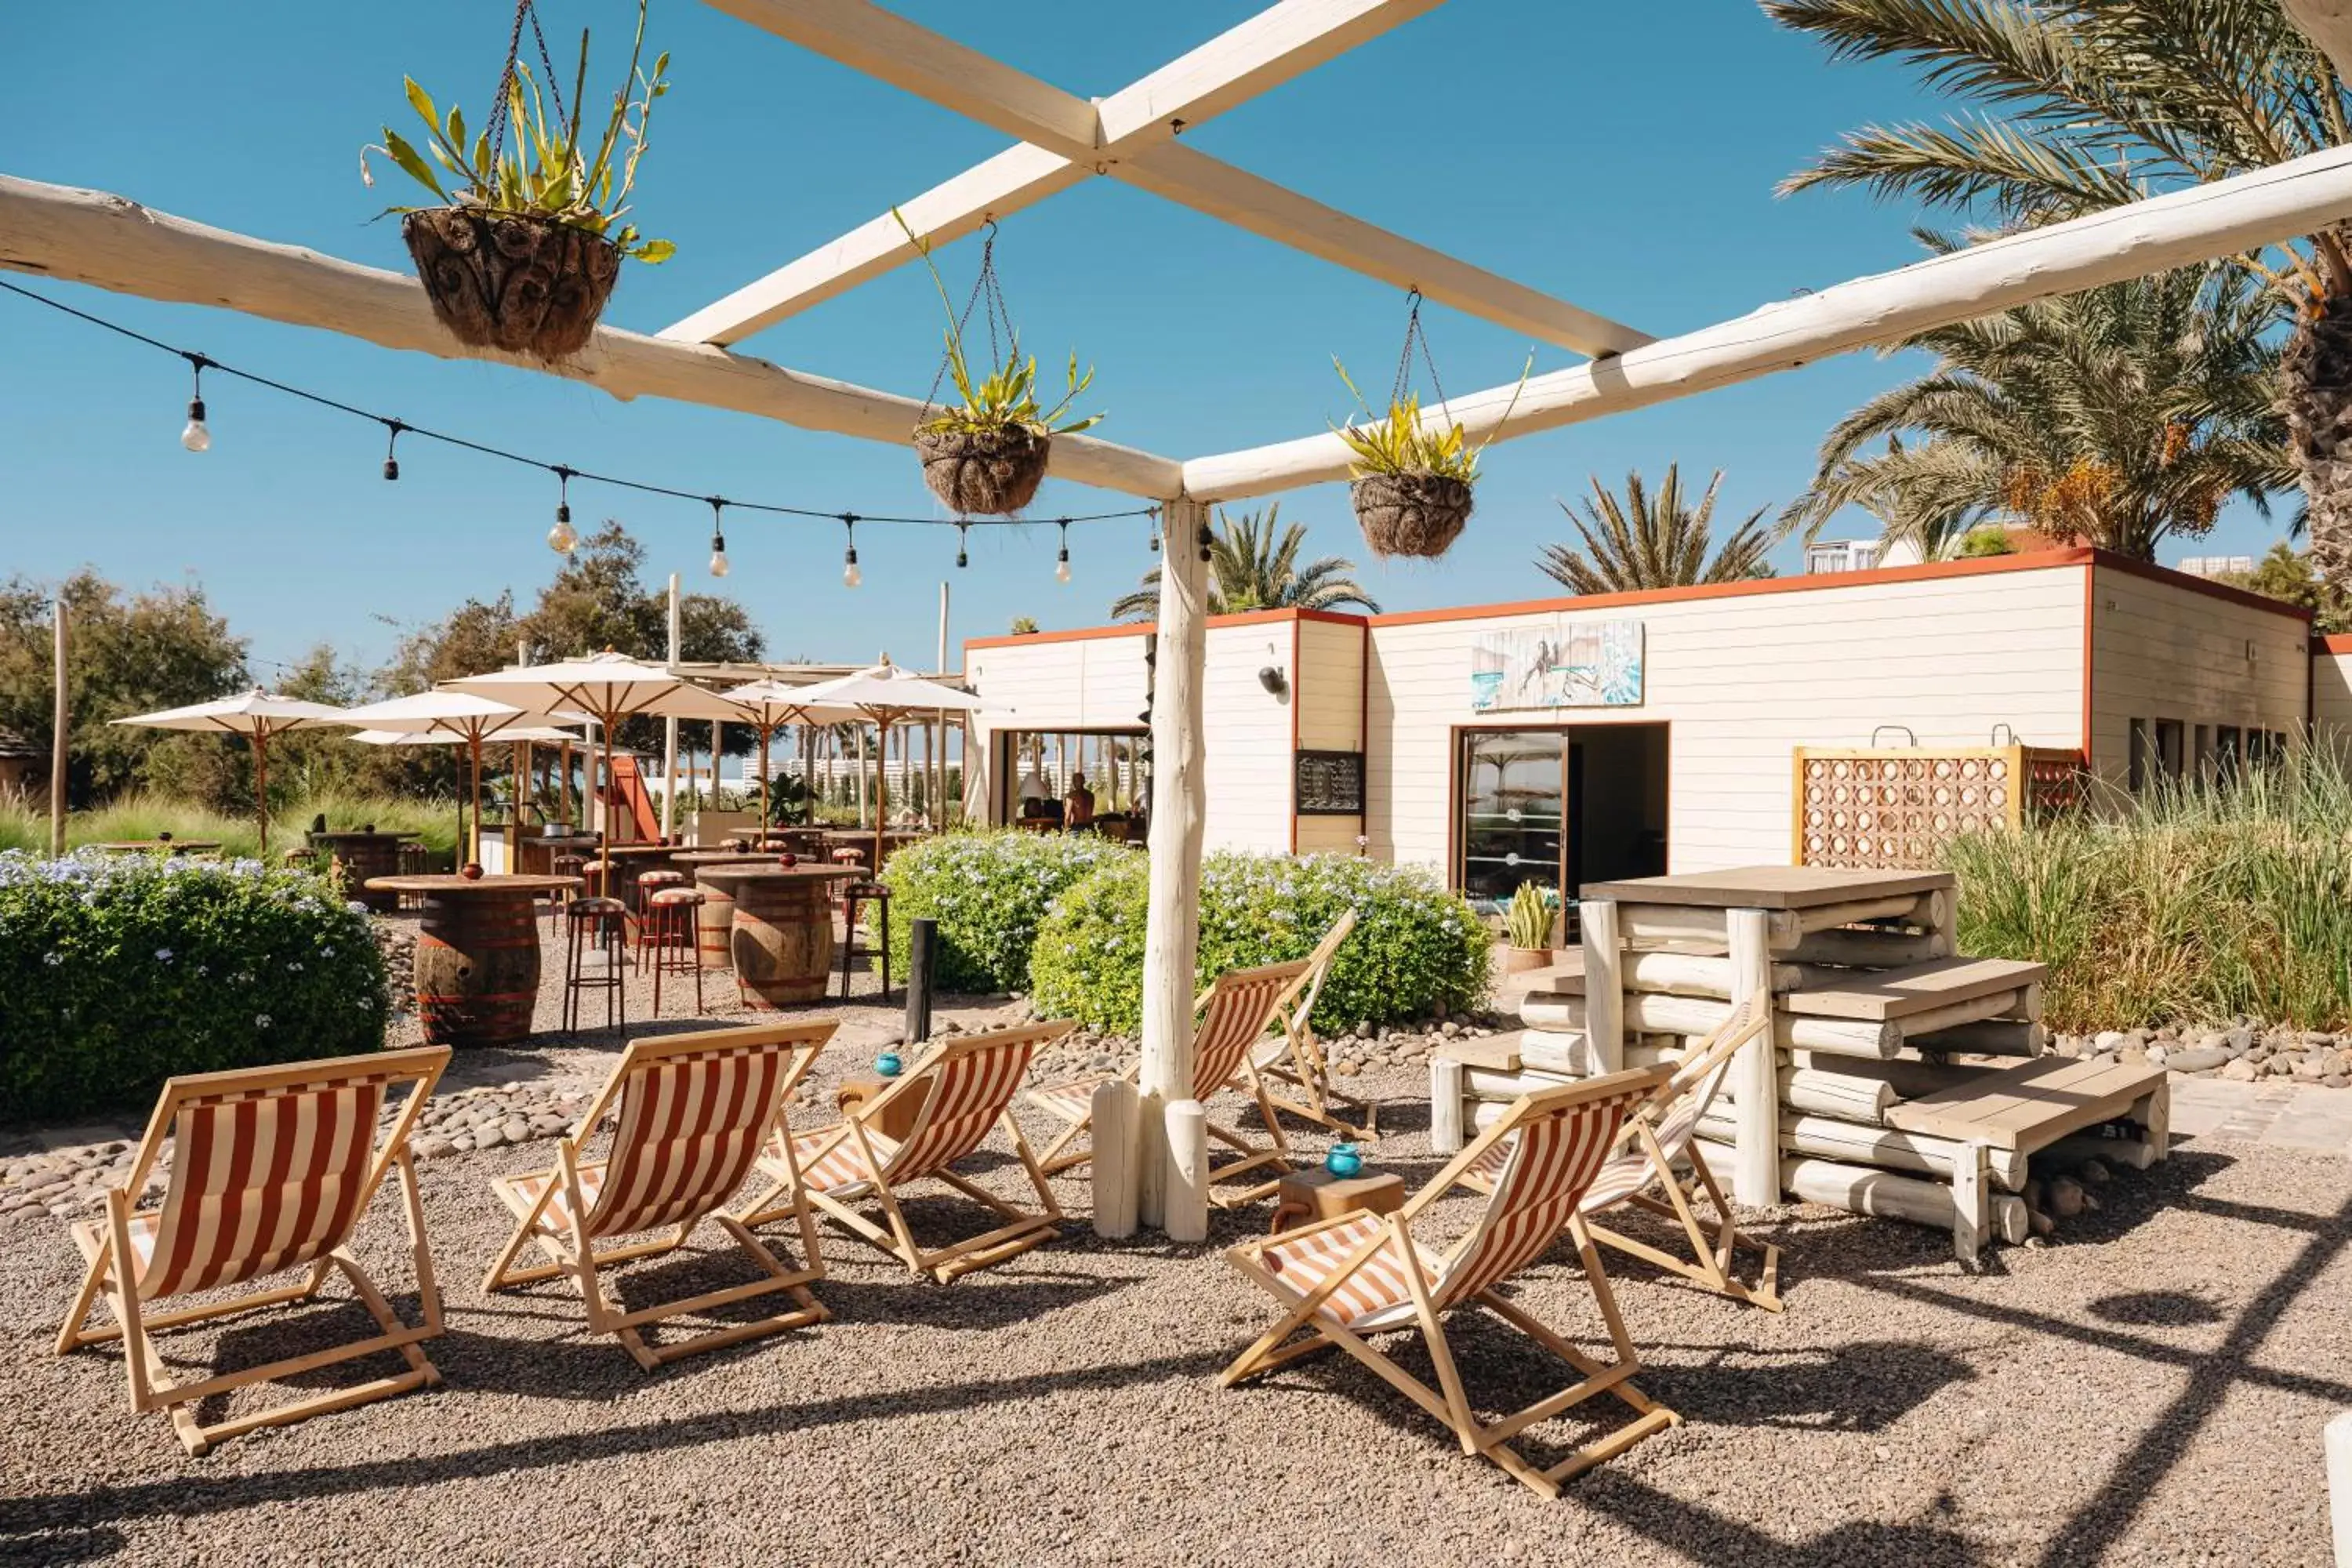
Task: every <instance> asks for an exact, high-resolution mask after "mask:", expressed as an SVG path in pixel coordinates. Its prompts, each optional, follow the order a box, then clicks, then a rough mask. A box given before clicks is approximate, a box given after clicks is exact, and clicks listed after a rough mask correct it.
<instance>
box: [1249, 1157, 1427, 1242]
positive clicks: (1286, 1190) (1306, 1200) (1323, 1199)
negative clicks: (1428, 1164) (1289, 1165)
mask: <svg viewBox="0 0 2352 1568" xmlns="http://www.w3.org/2000/svg"><path fill="white" fill-rule="evenodd" d="M1402 1207H1404V1178H1403V1177H1402V1176H1400V1175H1398V1174H1397V1173H1395V1172H1393V1171H1374V1170H1369V1169H1367V1170H1363V1171H1359V1172H1358V1173H1356V1174H1354V1175H1352V1176H1335V1175H1333V1174H1332V1173H1330V1172H1329V1171H1327V1170H1325V1169H1324V1168H1323V1167H1322V1166H1320V1165H1318V1166H1316V1167H1314V1168H1313V1169H1312V1170H1307V1171H1293V1172H1291V1173H1289V1174H1288V1175H1286V1176H1285V1177H1283V1178H1282V1180H1281V1181H1280V1182H1279V1183H1277V1184H1276V1186H1275V1191H1274V1224H1273V1226H1271V1228H1272V1229H1273V1230H1274V1231H1275V1232H1276V1233H1279V1232H1281V1231H1282V1230H1284V1229H1286V1228H1287V1227H1288V1226H1292V1225H1294V1224H1303V1225H1311V1224H1314V1223H1315V1222H1317V1221H1318V1220H1327V1219H1337V1218H1339V1216H1340V1215H1343V1214H1351V1213H1353V1212H1355V1211H1357V1210H1359V1209H1360V1210H1363V1211H1365V1212H1366V1213H1369V1214H1394V1213H1396V1212H1397V1210H1399V1209H1401V1208H1402Z"/></svg>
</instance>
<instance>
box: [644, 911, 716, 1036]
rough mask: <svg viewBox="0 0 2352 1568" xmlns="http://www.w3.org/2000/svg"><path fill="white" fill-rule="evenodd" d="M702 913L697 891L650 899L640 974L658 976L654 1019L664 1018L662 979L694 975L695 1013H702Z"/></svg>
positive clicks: (655, 984) (655, 983)
mask: <svg viewBox="0 0 2352 1568" xmlns="http://www.w3.org/2000/svg"><path fill="white" fill-rule="evenodd" d="M701 912H702V893H701V890H700V889H696V888H663V889H659V890H657V891H656V892H655V894H654V895H653V896H652V897H651V898H649V899H647V900H646V912H645V916H644V919H643V920H642V921H640V922H639V923H638V927H637V973H640V974H642V973H645V972H646V969H647V968H648V967H650V968H651V969H652V970H653V974H654V1016H656V1017H659V1016H661V994H662V976H663V975H665V974H691V975H693V976H694V1010H695V1012H697V1013H700V1012H701V1011H702V957H701V954H699V953H698V952H696V951H695V926H696V923H697V921H698V920H699V918H700V916H701Z"/></svg>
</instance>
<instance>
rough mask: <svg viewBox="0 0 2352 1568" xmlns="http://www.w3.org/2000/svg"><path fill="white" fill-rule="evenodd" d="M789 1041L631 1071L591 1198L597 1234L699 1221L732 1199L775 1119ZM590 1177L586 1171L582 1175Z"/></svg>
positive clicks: (704, 1054) (790, 1051)
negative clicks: (610, 1145) (599, 1179)
mask: <svg viewBox="0 0 2352 1568" xmlns="http://www.w3.org/2000/svg"><path fill="white" fill-rule="evenodd" d="M796 1049H798V1047H797V1046H795V1045H794V1044H793V1043H792V1042H790V1041H785V1042H781V1043H768V1044H761V1045H746V1046H734V1047H724V1048H721V1049H718V1050H710V1051H698V1052H695V1053H694V1054H693V1055H691V1056H681V1057H670V1058H663V1059H661V1060H658V1061H656V1063H655V1064H654V1065H652V1066H651V1067H648V1068H645V1069H644V1070H642V1071H640V1072H637V1073H635V1074H632V1075H631V1077H630V1079H629V1081H628V1083H627V1085H626V1086H625V1088H624V1089H623V1090H622V1098H621V1124H620V1127H619V1129H618V1131H615V1132H614V1135H613V1148H612V1152H611V1153H610V1154H608V1155H607V1156H606V1157H605V1161H604V1180H603V1182H602V1183H601V1184H600V1189H599V1195H598V1196H597V1197H595V1198H593V1199H592V1200H591V1203H592V1211H591V1213H590V1214H589V1215H588V1226H587V1228H588V1234H589V1235H590V1237H608V1236H627V1235H631V1234H633V1233H635V1232H637V1231H641V1230H655V1229H658V1228H659V1227H661V1226H670V1225H680V1224H683V1223H685V1222H686V1221H688V1220H690V1219H698V1218H700V1217H701V1216H702V1215H706V1214H709V1212H710V1211H711V1210H712V1209H714V1208H717V1207H718V1206H719V1205H720V1204H722V1203H724V1202H725V1201H726V1200H727V1199H728V1198H729V1197H730V1196H731V1195H732V1194H733V1193H734V1191H735V1189H736V1188H737V1187H738V1186H740V1185H741V1184H742V1182H743V1178H744V1177H745V1176H746V1175H747V1174H749V1173H750V1172H751V1165H752V1163H753V1162H754V1161H755V1160H757V1159H758V1158H759V1154H760V1146H761V1142H762V1141H763V1140H764V1139H765V1138H766V1136H767V1133H768V1129H769V1128H770V1127H771V1126H772V1125H773V1124H774V1122H775V1118H776V1100H777V1097H778V1096H779V1094H780V1093H781V1092H782V1084H783V1079H784V1075H785V1072H786V1070H787V1068H789V1066H790V1064H791V1062H792V1059H793V1053H794V1052H795V1050H796ZM583 1184H584V1176H583Z"/></svg>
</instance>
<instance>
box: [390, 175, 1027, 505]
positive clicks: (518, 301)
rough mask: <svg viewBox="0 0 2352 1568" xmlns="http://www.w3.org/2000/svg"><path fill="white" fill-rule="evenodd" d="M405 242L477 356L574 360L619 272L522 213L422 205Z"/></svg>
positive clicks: (598, 254) (403, 229)
mask: <svg viewBox="0 0 2352 1568" xmlns="http://www.w3.org/2000/svg"><path fill="white" fill-rule="evenodd" d="M400 237H402V238H403V239H404V240H406V241H407V242H408V254H409V255H410V256H411V257H413V258H415V261H416V276H417V278H418V279H420V280H421V281H422V282H423V283H424V285H425V298H426V299H428V300H432V301H433V314H434V315H435V316H436V318H437V319H438V320H439V321H440V322H441V324H442V325H443V326H445V327H446V328H448V329H449V331H451V332H452V333H453V334H454V335H455V336H456V337H457V341H458V342H462V343H467V344H468V345H470V346H472V347H474V348H478V349H499V350H503V351H504V352H506V353H520V354H531V355H534V356H536V357H538V358H540V359H542V360H550V361H552V360H561V359H568V358H570V357H571V356H572V355H573V354H576V353H579V352H580V351H581V350H582V349H584V348H586V347H587V346H588V340H589V337H590V336H591V335H592V334H593V332H594V331H595V330H596V318H597V317H598V316H600V315H602V314H603V313H604V301H606V300H609V299H611V298H612V297H613V284H614V281H615V280H616V279H618V278H619V277H620V274H621V247H619V246H617V245H615V244H614V243H613V242H612V241H611V240H609V239H606V238H604V237H603V236H602V235H595V234H590V233H589V232H588V231H587V230H585V229H582V228H574V227H572V226H570V225H568V224H561V223H556V222H553V221H551V220H550V219H548V218H544V217H540V216H534V215H530V214H526V213H498V212H488V211H485V210H483V209H481V208H479V207H423V208H419V209H418V210H416V211H415V212H411V213H407V214H404V216H402V218H401V220H400ZM1031 488H1032V489H1034V488H1035V487H1034V486H1032V487H1031Z"/></svg>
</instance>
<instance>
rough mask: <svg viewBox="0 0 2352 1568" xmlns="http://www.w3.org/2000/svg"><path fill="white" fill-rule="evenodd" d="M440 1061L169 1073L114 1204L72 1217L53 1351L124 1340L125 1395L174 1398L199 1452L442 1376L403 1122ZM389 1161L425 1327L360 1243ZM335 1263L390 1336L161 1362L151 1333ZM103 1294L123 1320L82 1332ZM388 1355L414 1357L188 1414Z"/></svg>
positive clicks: (435, 1303)
mask: <svg viewBox="0 0 2352 1568" xmlns="http://www.w3.org/2000/svg"><path fill="white" fill-rule="evenodd" d="M448 1065H449V1047H446V1046H423V1047H417V1048H415V1049H413V1050H403V1051H378V1052H373V1053H372V1054H370V1055H366V1056H356V1057H333V1058H325V1059H322V1060H320V1061H309V1062H290V1063H287V1064H284V1065H282V1066H278V1067H266V1068H238V1069H236V1070H233V1071H229V1072H208V1073H195V1074H192V1075H190V1076H188V1077H185V1078H175V1079H170V1080H168V1081H167V1082H166V1083H165V1084H164V1085H163V1096H162V1098H161V1099H159V1100H157V1101H156V1104H155V1114H154V1116H153V1118H152V1120H150V1121H149V1122H148V1124H147V1136H146V1137H145V1138H144V1139H143V1140H142V1141H141V1142H140V1145H139V1156H138V1158H137V1159H136V1160H134V1161H133V1162H132V1163H131V1172H130V1174H128V1175H127V1176H125V1177H124V1178H123V1179H122V1181H121V1184H120V1185H117V1186H113V1187H110V1188H108V1189H107V1193H106V1215H105V1217H104V1218H102V1219H93V1220H84V1221H81V1222H80V1223H79V1224H77V1225H76V1226H74V1227H73V1231H72V1235H73V1240H74V1245H75V1246H76V1247H79V1248H80V1249H81V1255H82V1257H83V1258H84V1259H85V1260H86V1261H87V1263H88V1265H89V1268H88V1269H87V1271H86V1272H85V1273H84V1275H83V1277H82V1282H81V1292H80V1294H79V1295H78V1296H76V1297H75V1298H74V1304H73V1310H72V1311H71V1312H70V1313H69V1314H68V1316H67V1319H66V1324H65V1328H64V1329H63V1330H62V1331H60V1332H59V1333H58V1342H57V1348H58V1354H59V1355H64V1354H66V1353H67V1352H70V1351H74V1350H78V1349H79V1348H80V1347H82V1346H83V1345H89V1344H96V1343H99V1342H102V1341H107V1340H114V1339H120V1340H121V1341H122V1342H123V1346H122V1348H123V1362H124V1365H125V1367H126V1368H127V1370H128V1371H129V1373H130V1378H131V1408H132V1409H134V1410H142V1411H144V1410H158V1409H161V1410H167V1411H169V1412H170V1413H171V1416H172V1428H173V1431H175V1432H177V1433H178V1434H179V1437H180V1441H181V1443H182V1444H183V1445H184V1446H185V1447H186V1448H187V1450H188V1452H189V1453H191V1454H202V1453H204V1452H205V1451H206V1450H208V1449H209V1448H211V1447H212V1446H213V1445H214V1444H215V1443H218V1442H221V1441H223V1440H224V1439H226V1438H229V1437H235V1436H241V1435H242V1434H244V1433H247V1432H251V1431H254V1430H256V1429H257V1428H258V1427H262V1426H289V1425H291V1424H292V1423H294V1422H297V1421H302V1420H307V1419H309V1418H310V1416H313V1415H325V1414H327V1413H328V1412H330V1411H333V1410H346V1409H349V1408H351V1407H352V1406H353V1405H367V1404H372V1403H373V1402H374V1401H376V1400H379V1399H385V1398H389V1397H390V1396H391V1395H393V1394H404V1393H406V1392H408V1391H409V1390H410V1389H414V1388H427V1387H431V1386H432V1385H434V1384H438V1383H439V1382H440V1381H441V1373H439V1371H438V1370H437V1369H436V1368H435V1366H434V1365H433V1363H431V1362H430V1361H428V1360H426V1359H425V1352H423V1351H421V1350H419V1349H417V1348H416V1347H417V1344H418V1342H420V1341H424V1340H429V1339H431V1338H433V1337H434V1336H436V1335H437V1334H438V1333H440V1332H441V1295H440V1291H439V1290H438V1289H436V1286H435V1284H434V1279H433V1258H432V1255H431V1253H430V1252H429V1251H428V1250H427V1248H426V1246H425V1210H424V1207H423V1205H421V1204H420V1202H419V1201H418V1198H417V1192H416V1171H415V1166H414V1165H413V1164H412V1163H411V1160H410V1155H409V1151H408V1134H409V1131H410V1130H411V1129H413V1128H414V1127H415V1125H416V1117H417V1113H418V1112H419V1111H420V1110H423V1109H424V1107H425V1100H426V1099H427V1098H428V1097H429V1096H430V1095H431V1094H432V1092H433V1086H434V1084H435V1083H436V1081H437V1080H438V1079H440V1077H441V1071H442V1069H443V1068H446V1067H447V1066H448ZM402 1085H406V1086H407V1088H408V1098H407V1100H405V1101H404V1102H403V1103H402V1105H401V1107H400V1109H399V1110H398V1112H397V1113H396V1114H395V1115H394V1118H393V1123H392V1127H391V1130H390V1131H387V1132H386V1133H385V1134H384V1137H383V1142H381V1143H378V1142H377V1141H376V1123H377V1121H378V1120H379V1119H380V1118H381V1117H382V1115H383V1109H384V1107H385V1105H386V1103H387V1102H388V1101H389V1100H390V1098H391V1092H392V1090H393V1089H395V1088H397V1087H399V1086H402ZM167 1137H168V1138H170V1139H172V1140H173V1152H172V1175H171V1183H170V1185H169V1186H168V1187H167V1188H166V1189H165V1191H164V1194H163V1207H162V1208H161V1209H147V1210H142V1209H139V1208H137V1207H135V1205H136V1204H137V1203H138V1200H139V1195H140V1194H142V1193H143V1192H145V1191H146V1189H147V1178H148V1175H149V1173H151V1172H152V1171H153V1170H154V1168H155V1163H156V1161H157V1160H158V1159H159V1158H160V1157H161V1156H162V1154H163V1141H164V1139H166V1138H167ZM394 1166H397V1167H399V1171H400V1187H401V1195H402V1197H403V1199H404V1205H405V1212H406V1215H407V1219H408V1249H409V1257H410V1259H411V1260H412V1262H413V1263H414V1265H415V1270H416V1287H417V1296H418V1300H420V1302H421V1303H422V1309H421V1310H422V1311H423V1314H424V1319H425V1321H424V1322H423V1324H422V1325H421V1326H418V1327H415V1328H412V1327H409V1326H408V1325H407V1324H405V1323H403V1322H402V1321H400V1319H399V1318H398V1316H396V1315H395V1314H394V1311H393V1310H392V1306H391V1303H390V1302H388V1301H386V1300H384V1297H383V1291H381V1290H379V1289H377V1288H376V1285H375V1281H374V1280H373V1279H370V1278H368V1275H367V1272H366V1270H364V1269H362V1268H361V1267H360V1266H359V1263H358V1261H357V1260H356V1259H355V1258H352V1254H351V1251H350V1243H351V1238H352V1231H353V1229H354V1228H356V1227H357V1226H358V1225H359V1220H360V1215H362V1214H364V1213H365V1212H366V1210H367V1206H368V1202H369V1200H370V1199H371V1198H373V1196H374V1195H375V1190H376V1187H377V1185H378V1184H380V1183H381V1182H382V1181H383V1175H384V1172H385V1171H386V1170H388V1169H390V1168H392V1167H394ZM292 1268H301V1269H303V1270H304V1273H303V1276H302V1279H301V1280H300V1282H299V1283H297V1284H290V1285H284V1286H280V1287H278V1288H277V1289H268V1290H262V1291H258V1292H256V1293H253V1294H250V1295H245V1296H239V1297H237V1298H236V1300H229V1301H219V1302H207V1303H205V1304H203V1305H199V1306H189V1307H183V1308H181V1309H179V1310H175V1311H169V1312H162V1313H154V1312H151V1311H150V1310H149V1307H150V1304H151V1303H157V1302H162V1301H165V1300H170V1299H172V1298H173V1297H180V1296H189V1295H194V1294H195V1293H197V1292H199V1291H207V1290H217V1289H223V1288H226V1287H228V1286H233V1285H243V1284H245V1283H246V1282H247V1281H248V1280H253V1279H261V1278H263V1277H264V1276H267V1275H271V1274H278V1273H281V1272H284V1271H285V1270H288V1269H292ZM330 1268H340V1269H341V1270H342V1272H343V1276H344V1278H346V1279H349V1280H350V1281H351V1283H352V1289H353V1290H355V1291H357V1292H358V1294H359V1299H360V1301H361V1303H362V1305H364V1306H365V1307H366V1308H367V1310H368V1313H369V1315H370V1316H371V1317H373V1318H374V1319H375V1321H376V1326H377V1327H378V1328H379V1329H380V1330H381V1331H382V1332H380V1333H378V1334H375V1335H373V1337H371V1338H368V1339H363V1340H357V1341H354V1342H351V1343H349V1344H344V1345H340V1346H337V1347H335V1348H333V1349H331V1350H322V1351H313V1352H310V1353H309V1354H306V1355H297V1356H289V1357H287V1358H285V1359H283V1360H279V1361H274V1362H271V1363H268V1364H267V1365H265V1366H257V1367H250V1368H247V1369H246V1370H244V1371H242V1372H231V1373H218V1374H216V1375H215V1376H212V1377H207V1378H202V1379H199V1380H197V1381H196V1382H194V1383H180V1384H175V1383H173V1382H172V1381H171V1380H170V1379H169V1377H168V1376H167V1375H166V1373H165V1369H164V1366H163V1358H162V1357H161V1356H159V1355H158V1354H157V1353H156V1351H155V1344H154V1340H153V1337H152V1336H153V1335H154V1333H155V1332H156V1331H158V1330H162V1329H171V1328H177V1327H180V1326H181V1325H184V1324H188V1323H201V1322H209V1321H213V1320H215V1319H218V1318H224V1317H228V1316H230V1315H232V1314H235V1313H239V1312H249V1311H253V1310H257V1309H258V1308H262V1307H271V1306H278V1305H282V1304H284V1303H287V1302H289V1301H305V1300H311V1299H313V1298H315V1297H316V1296H317V1295H318V1293H319V1288H320V1286H321V1285H323V1284H325V1283H326V1279H327V1271H328V1270H329V1269H330ZM100 1295H103V1296H104V1297H105V1298H106V1301H107V1305H108V1306H109V1307H110V1309H112V1310H113V1313H114V1324H113V1326H111V1327H108V1328H96V1329H93V1328H89V1327H88V1326H87V1324H88V1322H89V1315H90V1312H91V1310H93V1309H94V1308H95V1307H96V1305H97V1302H98V1299H99V1297H100ZM380 1351H397V1352H399V1353H400V1355H401V1358H402V1359H403V1360H404V1361H405V1362H407V1363H408V1370H407V1371H405V1372H403V1373H396V1374H394V1375H393V1376H390V1377H380V1378H376V1379H373V1381H371V1382H367V1383H362V1384H357V1385H355V1386H353V1387H350V1388H341V1389H335V1390H332V1391H331V1392H328V1393H325V1394H312V1395H310V1397H308V1398H305V1399H298V1400H295V1401H293V1402H292V1403H290V1404H286V1405H278V1406H276V1407H275V1408H273V1409H269V1410H265V1411H260V1412H257V1413H256V1414H254V1415H240V1416H237V1417H236V1418H234V1419H231V1420H226V1421H221V1422H217V1423H215V1424H214V1425H211V1426H205V1425H203V1424H202V1423H200V1422H199V1421H198V1420H197V1419H196V1410H195V1407H196V1404H197V1402H198V1401H200V1400H204V1399H208V1398H210V1397H212V1396H213V1395H215V1394H226V1393H228V1392H230V1391H231V1390H233V1389H238V1388H244V1387H247V1386H248V1385H250V1384H257V1383H268V1382H271V1381H274V1380H276V1379H278V1378H285V1377H295V1376H299V1375H301V1374H302V1373H310V1372H314V1371H316V1370H317V1369H319V1368H320V1367H326V1366H332V1365H335V1364H337V1363H341V1362H346V1361H351V1360H352V1359H354V1358H356V1357H359V1356H363V1355H373V1354H374V1353H376V1352H380Z"/></svg>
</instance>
